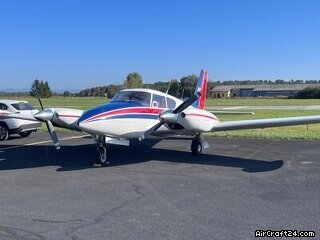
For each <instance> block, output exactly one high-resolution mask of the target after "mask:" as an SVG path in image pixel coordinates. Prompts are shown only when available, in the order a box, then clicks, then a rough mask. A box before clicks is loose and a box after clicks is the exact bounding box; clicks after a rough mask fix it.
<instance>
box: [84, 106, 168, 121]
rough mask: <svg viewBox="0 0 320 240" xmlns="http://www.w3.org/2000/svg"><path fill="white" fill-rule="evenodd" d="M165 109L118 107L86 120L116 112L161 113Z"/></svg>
mask: <svg viewBox="0 0 320 240" xmlns="http://www.w3.org/2000/svg"><path fill="white" fill-rule="evenodd" d="M164 110H165V109H161V108H139V107H133V108H122V109H116V110H112V111H108V112H104V113H100V114H98V115H96V116H93V117H91V118H88V119H87V120H86V121H85V122H87V121H92V120H95V119H97V118H100V117H109V116H112V115H116V114H126V113H145V114H160V113H161V112H162V111H164Z"/></svg>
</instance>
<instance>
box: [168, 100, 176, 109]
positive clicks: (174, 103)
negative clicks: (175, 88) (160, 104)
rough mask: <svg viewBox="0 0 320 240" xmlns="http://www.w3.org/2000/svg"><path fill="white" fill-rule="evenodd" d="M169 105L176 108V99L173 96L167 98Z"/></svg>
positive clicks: (170, 107)
mask: <svg viewBox="0 0 320 240" xmlns="http://www.w3.org/2000/svg"><path fill="white" fill-rule="evenodd" d="M167 106H168V108H169V109H175V108H176V101H174V100H173V99H171V98H167Z"/></svg>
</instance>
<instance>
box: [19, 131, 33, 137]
mask: <svg viewBox="0 0 320 240" xmlns="http://www.w3.org/2000/svg"><path fill="white" fill-rule="evenodd" d="M31 133H32V131H26V132H21V133H19V135H20V137H28V136H29V135H30V134H31Z"/></svg>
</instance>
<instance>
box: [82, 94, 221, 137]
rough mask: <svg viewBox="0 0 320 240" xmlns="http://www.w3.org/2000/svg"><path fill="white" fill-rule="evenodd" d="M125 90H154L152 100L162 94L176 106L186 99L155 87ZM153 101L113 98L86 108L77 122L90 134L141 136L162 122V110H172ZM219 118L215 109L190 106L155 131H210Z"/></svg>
mask: <svg viewBox="0 0 320 240" xmlns="http://www.w3.org/2000/svg"><path fill="white" fill-rule="evenodd" d="M124 91H137V92H139V93H146V94H150V100H151V99H155V98H156V97H154V96H153V95H157V96H161V97H163V99H166V98H170V100H173V101H174V102H175V106H177V105H179V104H181V103H182V101H181V100H179V99H177V98H174V97H172V96H170V95H167V94H164V93H162V92H158V91H155V90H149V89H133V90H130V89H129V90H124ZM158 98H159V97H158ZM168 101H169V100H168ZM149 104H150V105H148V106H146V105H143V104H141V103H139V102H135V101H111V102H110V103H107V104H105V105H102V106H98V107H96V108H93V109H90V110H88V111H87V112H85V113H84V114H83V115H82V116H81V117H80V118H79V120H78V122H77V124H78V126H79V128H80V129H81V130H82V131H84V132H87V133H90V134H95V135H100V136H101V135H102V136H108V137H112V138H124V139H133V138H138V137H139V136H141V134H142V133H143V132H145V131H146V130H147V129H149V128H150V127H151V126H153V125H155V124H156V123H158V122H159V115H160V114H161V113H163V112H164V111H168V110H169V111H171V110H172V109H169V108H167V107H166V106H167V105H164V106H165V107H164V108H163V107H156V106H152V105H157V104H156V103H155V102H152V101H150V103H149ZM217 121H218V119H217V117H216V116H214V115H213V114H212V113H210V112H207V111H205V110H202V109H197V108H194V107H192V106H190V107H189V108H187V109H185V110H184V111H183V112H182V113H181V114H178V116H177V119H176V121H175V122H174V123H172V124H164V125H163V126H161V127H160V128H159V129H157V131H156V132H155V133H154V135H158V134H170V133H172V134H176V132H179V130H180V131H181V130H183V131H192V132H197V131H198V132H206V131H210V130H211V129H212V127H213V126H214V124H215V122H217Z"/></svg>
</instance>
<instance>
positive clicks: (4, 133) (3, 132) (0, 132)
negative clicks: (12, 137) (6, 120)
mask: <svg viewBox="0 0 320 240" xmlns="http://www.w3.org/2000/svg"><path fill="white" fill-rule="evenodd" d="M8 138H9V129H8V127H7V126H6V125H5V124H2V123H0V141H5V140H7V139H8Z"/></svg>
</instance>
